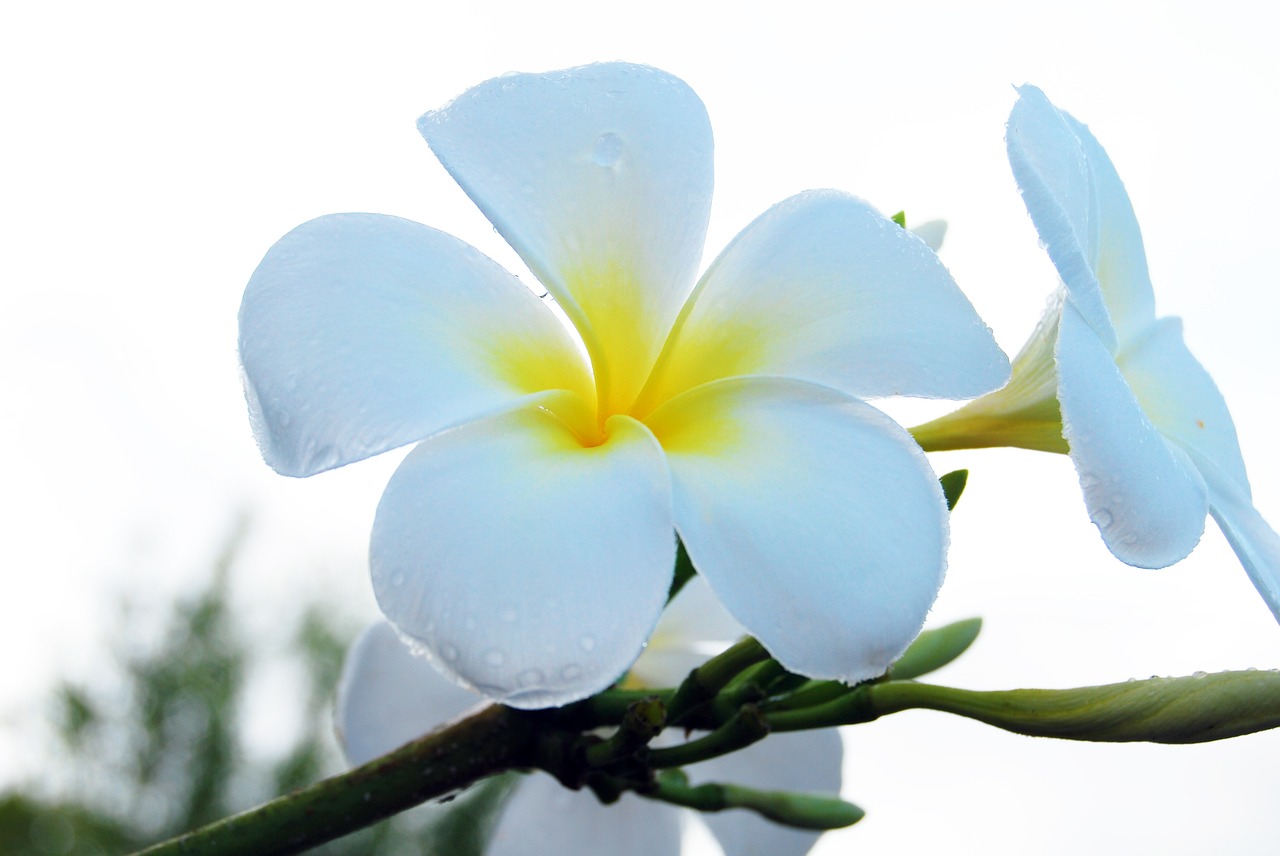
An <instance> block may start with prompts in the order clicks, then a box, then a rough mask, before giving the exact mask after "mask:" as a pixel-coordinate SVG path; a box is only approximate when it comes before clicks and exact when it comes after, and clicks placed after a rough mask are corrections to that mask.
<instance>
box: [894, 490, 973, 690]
mask: <svg viewBox="0 0 1280 856" xmlns="http://www.w3.org/2000/svg"><path fill="white" fill-rule="evenodd" d="M960 472H961V473H963V472H964V470H960ZM951 475H954V473H952V474H951ZM943 478H946V476H943ZM981 629H982V619H981V618H966V619H965V620H964V621H957V622H955V623H954V624H948V625H946V626H945V627H938V628H936V629H934V630H926V631H924V632H923V633H921V634H920V635H919V636H917V637H916V641H914V642H912V643H911V647H910V648H908V649H907V650H906V653H904V654H903V655H902V656H901V657H899V658H898V660H897V662H895V663H894V664H893V665H892V666H890V667H889V677H890V678H891V679H892V680H895V681H899V680H903V681H905V680H911V679H913V678H918V677H920V676H921V675H927V674H929V673H930V672H933V671H936V670H938V669H941V668H942V667H943V666H945V665H947V664H948V663H950V662H951V661H952V660H954V659H956V658H957V657H959V656H960V655H961V654H963V653H964V652H965V651H966V650H968V648H969V646H970V645H972V644H973V640H975V639H977V638H978V631H979V630H981Z"/></svg>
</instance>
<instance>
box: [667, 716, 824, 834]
mask: <svg viewBox="0 0 1280 856" xmlns="http://www.w3.org/2000/svg"><path fill="white" fill-rule="evenodd" d="M843 757H844V745H843V743H842V742H841V740H840V733H839V732H838V731H836V730H835V729H834V728H824V729H820V730H816V731H796V732H791V733H787V734H771V735H770V736H769V737H768V739H766V740H761V741H760V742H759V743H755V744H752V745H751V746H748V747H747V748H746V749H740V750H738V751H737V752H733V753H731V754H728V755H721V756H720V757H719V758H712V759H711V760H709V761H703V762H702V763H700V764H694V765H692V766H690V767H689V768H688V770H687V772H688V773H689V777H690V779H691V780H692V782H693V784H695V785H696V784H699V783H701V782H703V781H710V782H733V783H735V784H740V785H746V786H747V787H752V788H759V789H761V790H769V791H793V792H803V791H811V792H821V793H826V794H836V793H839V792H840V784H841V763H842V760H843ZM702 819H703V821H705V822H706V824H707V826H709V827H710V828H711V831H712V833H714V834H715V836H716V839H717V840H718V841H719V842H720V846H721V847H722V848H723V849H724V852H725V853H726V854H729V856H804V854H806V853H808V852H809V850H810V849H812V847H813V845H814V844H815V843H817V840H818V836H819V834H820V833H817V832H809V831H806V830H802V829H792V828H790V827H786V826H781V825H779V824H776V823H773V822H771V821H768V820H765V819H763V818H761V817H759V816H757V815H754V814H751V813H748V812H744V811H736V812H735V811H728V812H720V813H718V814H705V815H703V816H702Z"/></svg>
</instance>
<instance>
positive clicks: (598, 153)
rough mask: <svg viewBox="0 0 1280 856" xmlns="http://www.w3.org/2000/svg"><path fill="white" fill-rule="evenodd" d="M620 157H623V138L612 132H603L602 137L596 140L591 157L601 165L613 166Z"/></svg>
mask: <svg viewBox="0 0 1280 856" xmlns="http://www.w3.org/2000/svg"><path fill="white" fill-rule="evenodd" d="M620 157H622V138H621V137H619V136H618V135H617V134H612V133H609V134H601V135H600V139H598V140H596V147H595V150H594V151H592V153H591V159H592V160H594V161H595V162H596V163H597V164H598V165H599V166H613V165H614V164H616V163H617V162H618V158H620Z"/></svg>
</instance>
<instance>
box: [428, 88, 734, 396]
mask: <svg viewBox="0 0 1280 856" xmlns="http://www.w3.org/2000/svg"><path fill="white" fill-rule="evenodd" d="M418 128H419V130H420V131H421V132H422V134H423V136H424V137H425V138H426V139H427V142H428V143H429V144H430V146H431V149H432V151H434V152H435V153H436V156H437V157H439V158H440V161H441V163H443V164H444V166H445V168H446V169H447V170H448V171H449V172H450V174H451V175H453V177H454V178H455V179H456V180H457V182H458V184H460V185H461V186H462V188H463V190H465V191H466V192H467V195H469V196H470V197H471V198H472V200H474V201H475V203H476V204H477V205H478V206H479V207H480V209H481V210H482V211H483V212H484V213H485V216H487V217H488V218H489V220H490V222H492V223H493V225H494V226H495V227H496V228H497V230H498V232H499V233H501V234H502V236H503V237H504V238H505V239H506V240H507V242H508V243H510V244H511V246H512V247H513V248H514V249H515V250H516V251H517V252H518V253H519V254H520V256H521V257H522V258H523V259H524V260H525V262H526V263H527V264H528V265H529V267H530V269H531V270H532V271H533V272H534V274H535V275H537V277H538V278H539V279H540V280H542V282H543V283H544V284H545V285H546V286H547V288H548V289H549V290H550V291H551V292H552V294H554V295H555V297H556V299H557V300H558V301H559V302H560V304H561V306H562V307H563V308H564V310H565V312H566V314H568V316H569V317H570V318H571V319H572V320H573V322H574V324H575V325H577V326H578V328H579V331H580V332H581V333H582V334H583V337H584V339H585V340H586V343H587V348H588V350H589V351H591V354H592V359H593V361H594V362H595V364H596V369H597V375H598V376H600V377H601V378H607V377H608V378H612V382H613V384H614V386H617V387H619V388H617V389H615V390H613V392H612V395H613V396H614V399H616V401H617V402H621V404H619V405H617V406H615V407H613V408H612V409H613V411H614V412H621V411H622V410H624V409H625V405H626V404H627V403H629V402H630V400H631V398H632V397H634V395H635V394H636V392H637V391H638V389H639V384H640V383H641V382H642V381H643V379H644V376H645V375H646V374H647V369H648V367H649V366H650V364H651V363H652V361H653V359H654V357H655V356H656V355H657V353H658V349H659V348H660V347H661V345H662V342H663V340H664V339H665V337H666V334H667V331H668V330H669V329H670V325H671V322H672V320H673V319H674V318H675V315H676V313H677V312H678V311H679V308H680V305H681V304H682V303H683V301H684V298H685V296H686V294H687V293H688V291H689V289H690V287H691V286H692V285H693V281H694V278H695V276H696V274H697V268H698V264H699V262H700V260H701V258H702V249H703V242H704V239H705V236H706V228H707V219H708V216H709V213H710V210H711V187H712V163H711V154H712V143H711V125H710V122H709V120H708V119H707V114H706V109H705V108H704V107H703V105H702V102H701V101H700V100H699V99H698V97H697V95H695V94H694V93H693V91H692V90H691V89H690V88H689V87H688V86H687V85H685V83H684V82H683V81H681V80H679V79H678V78H676V77H673V76H671V75H669V74H667V73H665V72H662V71H659V70H657V69H653V68H649V67H647V66H641V65H630V64H626V63H602V64H598V65H588V66H582V67H579V68H572V69H568V70H565V71H555V72H550V73H547V74H512V75H506V76H504V77H499V78H495V79H493V80H490V81H487V82H485V83H482V84H480V85H479V86H476V87H474V88H472V89H470V90H468V91H467V92H465V93H463V94H462V95H461V96H459V97H458V98H457V99H456V100H454V101H453V102H451V103H450V104H448V105H446V106H445V107H443V108H441V109H440V110H435V111H432V112H430V113H427V114H426V115H424V116H423V117H422V118H421V119H420V120H419V121H418Z"/></svg>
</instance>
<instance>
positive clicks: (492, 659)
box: [484, 648, 507, 666]
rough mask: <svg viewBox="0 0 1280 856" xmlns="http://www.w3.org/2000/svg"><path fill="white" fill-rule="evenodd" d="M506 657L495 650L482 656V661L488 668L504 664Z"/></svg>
mask: <svg viewBox="0 0 1280 856" xmlns="http://www.w3.org/2000/svg"><path fill="white" fill-rule="evenodd" d="M506 659H507V658H506V657H504V656H503V654H502V652H501V651H499V650H498V649H497V648H494V649H492V650H490V651H487V652H486V653H485V655H484V661H485V662H486V663H488V664H489V665H490V666H501V665H502V664H503V663H504V662H506Z"/></svg>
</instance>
